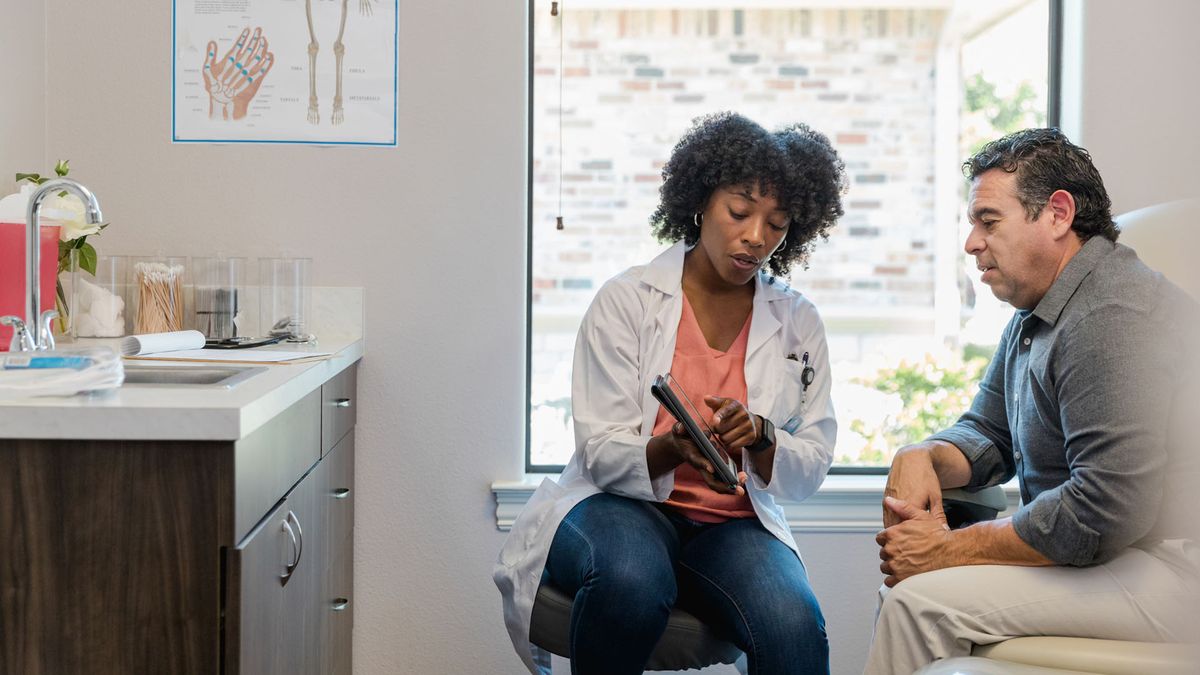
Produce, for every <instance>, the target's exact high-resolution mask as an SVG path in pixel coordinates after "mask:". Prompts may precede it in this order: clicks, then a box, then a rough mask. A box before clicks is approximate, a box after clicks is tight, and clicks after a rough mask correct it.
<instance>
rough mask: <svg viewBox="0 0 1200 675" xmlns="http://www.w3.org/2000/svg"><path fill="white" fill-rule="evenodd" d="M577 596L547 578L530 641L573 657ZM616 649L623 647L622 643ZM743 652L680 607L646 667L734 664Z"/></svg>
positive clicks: (540, 591) (537, 602) (532, 620)
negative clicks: (566, 591) (571, 629)
mask: <svg viewBox="0 0 1200 675" xmlns="http://www.w3.org/2000/svg"><path fill="white" fill-rule="evenodd" d="M573 603H574V599H573V598H571V597H570V596H568V595H567V594H566V593H564V592H563V591H562V590H561V589H560V588H558V587H557V586H555V585H553V584H551V583H550V582H548V581H544V582H542V585H541V587H540V588H538V592H537V598H536V599H535V600H534V603H533V616H532V617H531V618H530V622H529V641H530V642H532V643H533V644H535V645H537V646H538V647H540V648H542V649H544V650H546V651H548V652H551V653H553V654H558V655H559V656H565V657H567V658H570V656H571V652H570V647H569V644H570V638H569V633H570V626H571V606H572V604H573ZM614 648H616V649H620V645H615V646H614ZM741 655H742V651H741V650H740V649H738V648H737V647H736V646H734V644H733V643H731V642H727V641H726V640H724V639H722V638H721V637H719V636H718V635H717V634H716V633H714V632H713V630H712V629H711V628H709V627H708V626H706V625H705V624H704V623H702V622H701V621H700V620H699V619H697V618H696V617H695V616H693V615H692V614H690V613H688V612H685V611H684V610H682V609H679V608H678V607H674V608H672V609H671V618H670V619H669V620H668V621H667V629H666V631H664V632H663V635H662V637H661V638H660V639H659V641H658V644H657V645H656V646H655V647H654V653H653V654H651V655H650V661H649V662H647V664H646V670H686V669H688V668H705V667H707V666H711V665H715V664H718V663H733V662H734V661H737V659H738V657H739V656H741Z"/></svg>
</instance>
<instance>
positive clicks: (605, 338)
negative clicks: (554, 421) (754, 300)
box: [571, 277, 674, 501]
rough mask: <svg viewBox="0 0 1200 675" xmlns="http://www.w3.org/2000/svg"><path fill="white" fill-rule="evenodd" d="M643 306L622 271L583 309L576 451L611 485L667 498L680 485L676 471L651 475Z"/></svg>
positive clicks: (625, 492)
mask: <svg viewBox="0 0 1200 675" xmlns="http://www.w3.org/2000/svg"><path fill="white" fill-rule="evenodd" d="M643 314H644V310H643V306H642V300H641V298H640V297H639V295H638V293H637V289H636V288H635V287H634V285H633V284H631V283H629V281H628V280H626V279H623V278H621V277H618V278H616V279H613V280H611V281H609V282H608V283H606V284H605V285H604V286H603V287H602V288H601V289H600V292H599V293H597V294H596V298H595V300H593V301H592V304H591V306H590V307H589V308H588V311H587V313H586V314H585V315H584V317H583V322H582V323H581V324H580V327H579V335H578V337H577V338H576V341H575V358H574V364H573V367H572V374H571V405H572V416H573V418H574V423H575V453H576V460H577V461H578V463H579V466H580V468H581V470H582V471H583V473H584V475H585V476H586V477H587V478H588V479H589V480H590V481H591V482H592V483H593V484H594V485H596V486H597V487H599V488H600V489H602V490H604V491H605V492H611V493H613V494H618V495H622V496H625V497H630V498H633V499H641V500H645V501H662V500H664V499H666V498H667V496H669V495H670V494H671V490H672V488H673V487H674V472H670V471H668V472H667V473H665V474H663V475H662V476H659V477H658V478H657V479H655V480H653V481H652V480H651V479H650V469H649V466H648V464H647V462H646V444H647V443H648V441H649V438H648V437H644V436H642V434H641V426H642V417H643V414H642V405H641V401H642V392H641V391H640V383H641V379H642V378H641V377H640V371H639V368H640V364H639V343H640V336H639V334H638V331H639V329H640V326H641V323H642V317H643Z"/></svg>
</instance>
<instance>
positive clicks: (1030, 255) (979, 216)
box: [964, 169, 1062, 309]
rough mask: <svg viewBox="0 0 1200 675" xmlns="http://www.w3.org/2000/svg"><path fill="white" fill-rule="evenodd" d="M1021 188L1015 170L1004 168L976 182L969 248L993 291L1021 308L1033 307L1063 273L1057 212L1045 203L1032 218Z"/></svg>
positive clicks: (970, 204) (970, 205)
mask: <svg viewBox="0 0 1200 675" xmlns="http://www.w3.org/2000/svg"><path fill="white" fill-rule="evenodd" d="M1016 187H1017V177H1016V174H1012V173H1008V172H1006V171H1003V170H1001V169H991V170H990V171H985V172H984V173H982V174H980V176H979V177H978V178H976V179H975V180H973V181H971V194H970V198H969V202H968V204H967V218H968V220H969V221H970V223H971V232H970V234H969V235H967V241H966V244H965V246H964V248H965V249H966V251H967V253H968V254H970V255H973V256H975V262H976V264H977V265H978V266H979V269H980V270H981V271H982V272H983V279H982V281H983V283H985V284H987V285H988V286H990V287H991V289H992V294H993V295H995V296H996V297H997V298H999V299H1000V300H1003V301H1005V302H1007V303H1009V304H1011V305H1012V306H1014V307H1016V308H1017V309H1033V308H1034V307H1036V306H1037V304H1038V302H1040V301H1041V299H1042V296H1044V295H1046V291H1048V290H1050V285H1051V284H1053V283H1054V279H1055V278H1056V277H1057V276H1058V272H1059V263H1060V262H1061V260H1062V251H1061V245H1060V244H1059V243H1058V242H1056V241H1055V238H1054V236H1053V230H1052V229H1051V226H1052V224H1053V220H1054V214H1053V211H1052V210H1051V209H1049V208H1043V209H1042V212H1041V213H1040V214H1038V217H1037V218H1036V219H1034V220H1028V219H1027V218H1026V215H1025V208H1024V207H1023V206H1021V202H1020V200H1018V199H1017V190H1016Z"/></svg>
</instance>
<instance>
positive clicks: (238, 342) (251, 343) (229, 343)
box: [204, 334, 287, 349]
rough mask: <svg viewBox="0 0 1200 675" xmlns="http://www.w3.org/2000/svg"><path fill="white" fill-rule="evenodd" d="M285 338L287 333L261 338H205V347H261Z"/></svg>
mask: <svg viewBox="0 0 1200 675" xmlns="http://www.w3.org/2000/svg"><path fill="white" fill-rule="evenodd" d="M286 338H287V334H280V335H271V336H268V337H262V338H252V337H244V336H243V337H231V338H223V339H219V340H212V339H209V340H205V341H204V348H205V349H251V348H253V347H262V346H263V345H273V344H277V343H279V342H280V341H282V340H284V339H286Z"/></svg>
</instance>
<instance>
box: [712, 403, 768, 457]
mask: <svg viewBox="0 0 1200 675" xmlns="http://www.w3.org/2000/svg"><path fill="white" fill-rule="evenodd" d="M704 404H705V405H707V406H708V407H709V408H712V411H713V417H712V426H713V431H715V432H717V438H720V439H721V442H722V443H724V444H725V447H727V448H743V447H745V446H747V445H752V444H753V443H754V442H755V441H757V440H758V435H759V434H760V433H762V429H761V428H760V427H761V426H762V425H761V424H760V423H759V421H758V419H757V418H756V417H755V416H754V415H751V414H750V411H749V410H746V406H744V405H742V402H741V401H739V400H737V399H736V398H724V397H722V396H705V397H704Z"/></svg>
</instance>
